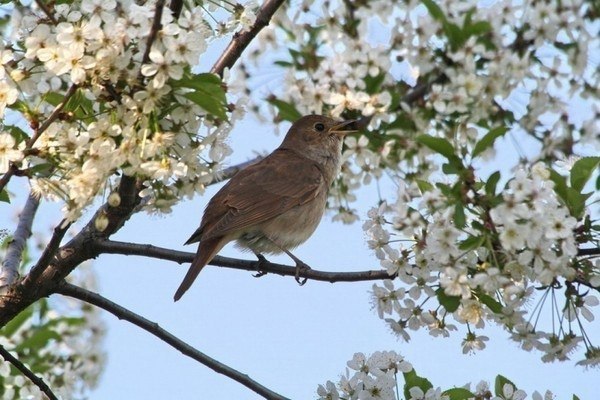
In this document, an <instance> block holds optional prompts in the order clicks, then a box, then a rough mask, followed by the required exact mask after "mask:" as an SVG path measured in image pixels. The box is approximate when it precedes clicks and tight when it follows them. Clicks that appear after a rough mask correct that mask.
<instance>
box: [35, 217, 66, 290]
mask: <svg viewBox="0 0 600 400" xmlns="http://www.w3.org/2000/svg"><path fill="white" fill-rule="evenodd" d="M70 226H71V223H67V222H66V220H63V221H61V223H60V224H58V226H57V227H55V228H54V233H53V234H52V238H50V241H49V242H48V244H47V245H46V248H45V249H44V252H43V253H42V255H41V256H40V258H39V260H38V262H37V263H36V264H35V266H34V267H33V268H31V271H29V274H27V276H26V277H25V279H24V280H23V284H25V285H27V284H28V283H29V282H35V280H36V279H38V278H39V277H40V276H41V275H42V273H44V270H45V269H46V268H47V267H48V265H50V262H51V261H52V259H53V258H54V256H55V255H56V252H57V251H58V248H59V246H60V242H61V241H62V239H63V237H64V236H65V233H67V230H68V229H69V227H70Z"/></svg>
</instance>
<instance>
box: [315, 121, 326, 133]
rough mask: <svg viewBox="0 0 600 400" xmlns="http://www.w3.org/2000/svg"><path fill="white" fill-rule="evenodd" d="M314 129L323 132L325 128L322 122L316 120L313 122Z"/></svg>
mask: <svg viewBox="0 0 600 400" xmlns="http://www.w3.org/2000/svg"><path fill="white" fill-rule="evenodd" d="M315 129H316V130H318V131H319V132H323V131H324V130H325V125H323V124H322V123H320V122H318V123H316V124H315Z"/></svg>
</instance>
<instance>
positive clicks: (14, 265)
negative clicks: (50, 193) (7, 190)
mask: <svg viewBox="0 0 600 400" xmlns="http://www.w3.org/2000/svg"><path fill="white" fill-rule="evenodd" d="M39 205H40V202H39V200H38V198H37V197H36V196H34V195H33V194H32V193H29V197H27V201H26V202H25V207H23V211H22V212H21V215H19V223H18V225H17V229H16V230H15V233H14V235H13V238H12V240H11V241H10V243H9V244H8V248H7V250H6V257H5V258H4V261H2V269H1V271H0V293H2V291H4V288H5V287H7V286H10V285H12V284H13V283H15V281H16V280H17V277H18V276H19V265H20V264H21V259H22V255H23V250H24V249H25V244H26V242H27V239H29V237H31V227H32V225H33V219H34V218H35V213H36V211H37V209H38V206H39Z"/></svg>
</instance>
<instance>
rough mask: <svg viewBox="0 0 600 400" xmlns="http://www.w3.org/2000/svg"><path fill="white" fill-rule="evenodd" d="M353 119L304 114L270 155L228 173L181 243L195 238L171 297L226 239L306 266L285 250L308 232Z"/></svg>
mask: <svg viewBox="0 0 600 400" xmlns="http://www.w3.org/2000/svg"><path fill="white" fill-rule="evenodd" d="M356 122H357V121H356V120H346V121H339V120H336V119H333V118H329V117H326V116H322V115H307V116H304V117H301V118H299V119H298V120H297V121H296V122H294V123H293V124H292V126H291V127H290V129H289V131H288V132H287V134H286V135H285V137H284V139H283V141H282V142H281V144H280V146H279V147H277V148H276V149H275V150H274V151H273V152H272V153H271V154H269V155H268V156H266V157H265V158H263V159H262V160H260V161H259V162H257V163H255V164H252V165H250V166H248V167H246V168H245V169H243V170H241V171H240V172H238V173H237V174H236V175H234V176H233V177H232V178H231V179H230V180H229V182H227V184H225V185H224V186H223V187H222V188H221V189H220V190H219V191H218V192H217V193H216V194H215V195H214V196H213V197H212V198H211V199H210V201H209V202H208V204H207V205H206V208H205V210H204V214H203V216H202V220H201V222H200V227H199V228H198V229H197V230H196V231H195V232H194V233H193V234H192V235H191V236H190V238H189V239H188V240H187V242H186V243H185V244H186V245H187V244H192V243H197V242H199V245H198V250H197V252H196V255H195V256H194V259H193V261H192V264H191V266H190V268H189V270H188V272H187V274H186V275H185V277H184V279H183V281H182V283H181V285H180V286H179V288H178V289H177V291H176V292H175V295H174V297H173V298H174V300H175V301H177V300H179V299H180V298H181V296H183V294H184V293H185V292H186V291H187V290H188V289H189V288H190V287H191V285H192V283H193V282H194V280H195V279H196V278H197V276H198V274H199V273H200V271H201V270H202V269H203V268H204V266H205V265H206V264H208V263H209V262H210V261H211V260H212V259H213V258H214V257H215V256H216V255H217V253H218V252H219V251H220V250H221V249H222V248H223V246H225V245H226V244H227V243H229V242H232V241H236V244H237V246H238V247H240V248H242V249H249V250H251V251H252V252H253V253H254V254H255V255H256V256H257V257H258V259H259V262H264V261H266V259H265V257H264V256H263V253H268V254H280V253H286V254H287V255H288V256H290V258H292V260H294V262H295V263H296V280H297V281H298V282H300V280H299V272H300V269H301V268H309V267H308V265H306V264H305V263H304V262H302V261H301V260H300V259H299V258H297V257H296V256H294V255H293V254H292V253H291V251H290V250H292V249H294V248H296V247H297V246H299V245H300V244H302V243H304V242H305V241H306V240H308V238H309V237H310V236H311V235H312V234H313V232H314V231H315V229H316V228H317V225H318V224H319V222H320V221H321V217H322V216H323V213H324V211H325V208H326V203H327V195H328V192H329V188H330V186H331V184H332V182H333V180H334V179H335V178H336V176H337V174H338V173H339V171H340V167H341V162H342V143H343V140H344V137H345V136H346V135H347V134H349V133H352V132H356V131H357V129H356V127H355V123H356Z"/></svg>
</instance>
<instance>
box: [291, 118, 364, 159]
mask: <svg viewBox="0 0 600 400" xmlns="http://www.w3.org/2000/svg"><path fill="white" fill-rule="evenodd" d="M355 123H356V121H355V120H349V121H338V120H335V119H333V118H329V117H325V116H323V115H307V116H304V117H302V118H300V119H299V120H297V121H296V122H294V124H293V125H292V126H291V127H290V130H289V131H288V133H287V135H286V136H285V139H283V143H282V144H281V146H280V147H282V148H288V149H293V150H295V151H300V152H302V153H303V154H305V155H307V156H309V157H310V155H311V153H315V155H320V154H323V152H335V153H336V154H338V153H339V152H340V151H341V148H342V140H343V138H344V136H346V135H347V134H349V133H352V132H356V131H357V129H356V127H355ZM310 158H312V157H310Z"/></svg>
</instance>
